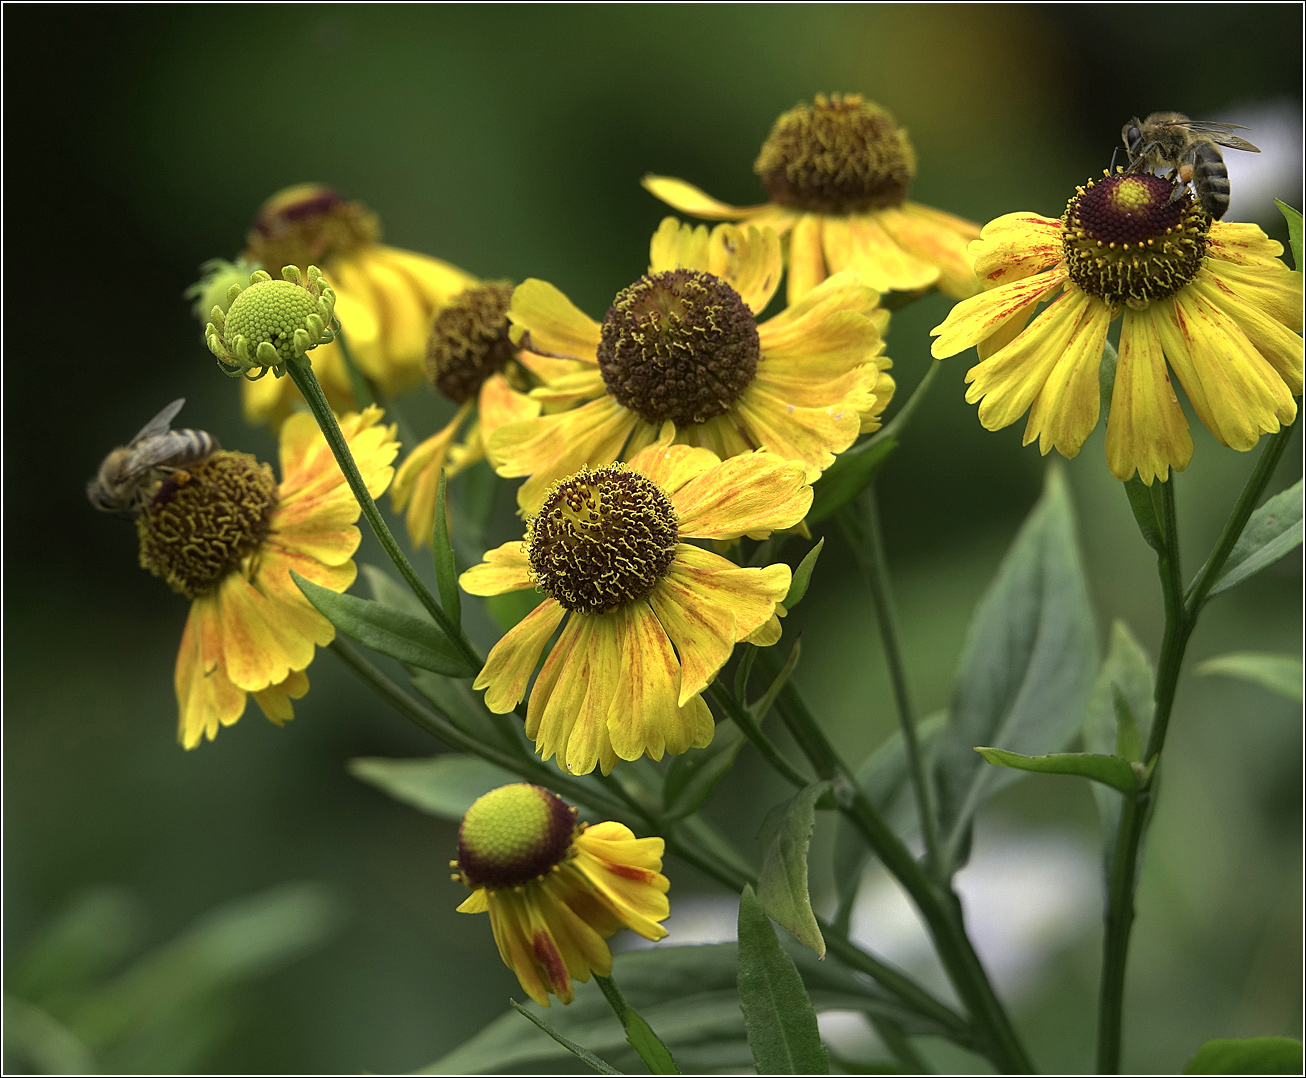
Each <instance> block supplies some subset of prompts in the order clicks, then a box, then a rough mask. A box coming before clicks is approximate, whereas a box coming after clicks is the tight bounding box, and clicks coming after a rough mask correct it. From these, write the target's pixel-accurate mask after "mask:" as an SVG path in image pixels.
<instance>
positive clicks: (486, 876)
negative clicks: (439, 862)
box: [456, 782, 576, 891]
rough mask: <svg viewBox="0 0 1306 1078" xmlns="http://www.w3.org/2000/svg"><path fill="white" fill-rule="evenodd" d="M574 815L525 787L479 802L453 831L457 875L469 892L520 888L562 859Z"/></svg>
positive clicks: (490, 795) (562, 803) (539, 791)
mask: <svg viewBox="0 0 1306 1078" xmlns="http://www.w3.org/2000/svg"><path fill="white" fill-rule="evenodd" d="M575 834H576V810H575V809H574V808H572V807H571V806H570V805H568V804H567V803H566V802H565V801H563V800H562V798H560V797H558V795H557V794H554V793H551V792H550V791H548V790H546V789H544V787H543V786H533V785H531V784H530V783H528V782H518V783H513V784H512V785H511V786H500V787H499V788H498V789H496V790H491V791H490V792H489V793H487V794H484V795H482V796H481V797H478V798H477V799H476V800H475V801H474V802H473V803H472V807H471V808H469V809H468V810H467V813H466V814H465V815H464V816H463V822H462V824H461V825H459V828H458V860H457V862H456V864H457V866H458V870H459V874H460V875H461V877H462V880H463V882H464V883H466V884H467V886H469V887H485V888H488V889H489V890H491V891H499V890H503V889H505V888H510V887H522V886H524V885H525V884H527V883H530V882H531V880H535V879H539V877H541V876H543V875H544V874H545V873H547V872H550V871H552V870H553V868H554V866H555V865H559V864H561V863H562V862H563V861H565V860H566V859H567V854H568V852H569V851H570V849H571V843H572V839H573V838H574V837H575Z"/></svg>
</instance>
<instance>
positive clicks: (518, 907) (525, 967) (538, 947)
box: [489, 888, 572, 1007]
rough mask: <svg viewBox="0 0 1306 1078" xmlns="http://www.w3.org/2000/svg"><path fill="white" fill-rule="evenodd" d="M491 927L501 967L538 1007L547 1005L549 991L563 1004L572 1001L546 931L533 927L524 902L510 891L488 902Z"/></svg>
mask: <svg viewBox="0 0 1306 1078" xmlns="http://www.w3.org/2000/svg"><path fill="white" fill-rule="evenodd" d="M489 911H490V927H491V928H492V929H493V931H494V942H495V943H497V944H498V945H499V957H500V958H502V959H503V964H504V965H505V966H507V967H508V968H509V969H510V970H512V971H513V973H515V974H516V975H517V980H518V982H519V983H520V984H521V986H522V989H523V990H524V991H525V992H526V994H527V995H528V996H530V997H531V999H533V1000H535V1002H536V1003H538V1004H539V1005H540V1006H541V1007H547V1006H548V1005H549V992H550V991H552V992H553V993H554V994H555V995H556V996H557V997H558V999H559V1000H561V1001H562V1002H563V1003H570V1002H571V1000H572V991H571V978H570V977H568V976H567V966H566V963H564V962H563V960H562V956H561V955H559V954H558V953H557V948H555V947H554V946H553V941H552V940H551V939H550V938H549V935H548V933H547V932H546V931H540V930H537V927H536V926H535V925H534V924H533V923H532V918H531V912H530V907H529V904H528V903H527V901H526V900H525V898H524V897H523V896H522V895H521V894H518V893H517V892H516V891H514V890H513V889H512V888H504V889H502V890H499V891H496V892H495V893H494V894H493V895H491V896H490V898H489Z"/></svg>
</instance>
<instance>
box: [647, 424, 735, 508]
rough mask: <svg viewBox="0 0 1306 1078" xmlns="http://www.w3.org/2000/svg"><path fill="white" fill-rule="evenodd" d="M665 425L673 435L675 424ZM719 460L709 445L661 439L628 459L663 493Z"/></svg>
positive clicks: (669, 491) (678, 485)
mask: <svg viewBox="0 0 1306 1078" xmlns="http://www.w3.org/2000/svg"><path fill="white" fill-rule="evenodd" d="M666 427H669V428H670V434H671V435H672V436H674V435H675V433H676V431H675V425H674V424H666V425H664V430H665V428H666ZM720 463H721V458H720V457H718V456H717V455H716V454H715V453H713V452H712V451H711V450H710V449H702V448H698V447H695V446H689V445H671V444H669V440H668V441H663V440H661V439H659V440H658V441H657V442H655V443H654V444H653V445H650V446H649V447H648V448H647V449H643V450H641V451H640V452H639V453H637V454H636V455H635V456H633V457H631V459H630V466H631V467H632V468H634V469H635V470H636V471H639V472H643V473H644V474H645V475H646V476H648V477H649V478H650V479H652V480H653V482H655V483H656V484H657V485H658V486H659V487H661V488H662V490H663V491H665V492H666V493H667V494H675V492H676V491H678V490H679V489H680V488H681V487H683V486H684V485H685V484H686V483H688V482H689V481H690V480H691V479H693V478H694V477H695V476H699V475H702V474H703V473H704V472H705V471H707V470H708V469H709V468H714V467H716V465H718V464H720ZM673 501H674V499H673Z"/></svg>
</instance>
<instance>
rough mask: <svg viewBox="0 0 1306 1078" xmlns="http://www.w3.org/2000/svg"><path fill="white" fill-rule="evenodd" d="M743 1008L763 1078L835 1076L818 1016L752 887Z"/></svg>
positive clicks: (747, 902)
mask: <svg viewBox="0 0 1306 1078" xmlns="http://www.w3.org/2000/svg"><path fill="white" fill-rule="evenodd" d="M738 983H739V1007H740V1010H742V1011H743V1012H744V1028H745V1029H746V1030H747V1031H748V1047H749V1048H750V1049H751V1050H752V1053H753V1062H754V1063H755V1064H756V1066H757V1073H758V1074H829V1073H830V1060H829V1057H828V1056H827V1055H826V1054H825V1046H824V1045H823V1044H822V1043H821V1034H820V1031H819V1030H818V1029H817V1026H816V1010H815V1008H813V1006H812V1001H811V999H810V998H809V997H808V995H807V989H806V988H804V987H803V981H802V978H801V977H799V976H798V968H797V967H796V966H795V965H794V962H793V959H792V958H790V957H789V956H788V955H787V954H785V953H784V951H783V950H781V948H780V943H779V941H778V940H777V939H776V938H775V930H774V929H773V928H772V927H771V922H770V921H768V920H767V917H766V914H765V912H763V910H762V907H761V904H760V903H759V902H758V901H757V899H756V898H755V897H754V896H753V889H752V887H750V886H748V885H747V884H745V885H744V893H743V894H742V895H741V896H740V899H739V981H738Z"/></svg>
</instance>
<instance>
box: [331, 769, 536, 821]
mask: <svg viewBox="0 0 1306 1078" xmlns="http://www.w3.org/2000/svg"><path fill="white" fill-rule="evenodd" d="M349 773H350V774H351V775H353V776H354V778H356V779H361V780H362V781H363V782H367V783H370V784H371V785H373V786H375V787H376V788H377V789H378V790H381V791H383V792H384V793H387V794H389V795H390V796H391V797H393V798H394V799H395V800H396V801H402V802H403V803H404V804H405V805H412V806H413V808H417V809H421V810H422V811H423V812H429V813H430V814H431V815H432V816H439V817H440V818H441V819H444V820H452V821H454V822H455V823H456V822H458V821H459V820H461V819H462V818H463V814H464V813H466V811H467V810H468V809H469V808H471V807H472V802H473V801H475V800H476V799H477V798H478V797H480V796H481V795H482V794H487V793H489V792H490V791H491V790H493V789H496V788H497V787H499V786H506V785H508V784H509V783H511V782H520V781H521V780H520V779H519V778H518V777H517V776H516V775H514V774H512V772H510V771H505V770H503V768H501V767H496V766H495V765H494V764H491V763H487V762H486V761H485V760H478V759H477V758H476V757H474V756H463V755H460V754H458V753H446V754H445V755H443V756H432V757H429V758H420V759H415V760H387V759H384V758H382V757H379V756H360V757H357V758H355V759H353V760H350V761H349Z"/></svg>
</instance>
